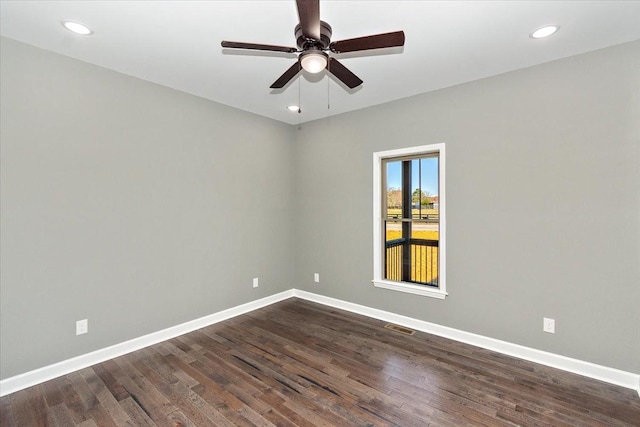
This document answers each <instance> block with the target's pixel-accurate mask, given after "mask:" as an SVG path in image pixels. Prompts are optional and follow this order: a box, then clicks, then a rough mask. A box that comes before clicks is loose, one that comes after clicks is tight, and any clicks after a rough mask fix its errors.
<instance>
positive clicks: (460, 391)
mask: <svg viewBox="0 0 640 427" xmlns="http://www.w3.org/2000/svg"><path fill="white" fill-rule="evenodd" d="M384 325H385V323H384V322H381V321H378V320H374V319H370V318H366V317H363V316H359V315H355V314H352V313H348V312H344V311H340V310H336V309H332V308H328V307H324V306H321V305H318V304H314V303H311V302H307V301H303V300H299V299H289V300H286V301H283V302H280V303H277V304H274V305H271V306H269V307H266V308H263V309H260V310H256V311H254V312H252V313H250V314H246V315H243V316H239V317H236V318H234V319H231V320H228V321H225V322H222V323H218V324H216V325H213V326H210V327H207V328H204V329H200V330H198V331H195V332H192V333H189V334H186V335H183V336H181V337H178V338H175V339H172V340H169V341H166V342H163V343H161V344H157V345H154V346H151V347H148V348H145V349H143V350H140V351H136V352H134V353H131V354H128V355H125V356H122V357H118V358H116V359H113V360H110V361H107V362H104V363H100V364H98V365H95V366H92V367H90V368H87V369H83V370H81V371H79V372H74V373H72V374H69V375H66V376H64V377H61V378H58V379H55V380H52V381H49V382H47V383H44V384H40V385H38V386H35V387H32V388H29V389H26V390H23V391H19V392H16V393H14V394H11V395H9V396H5V397H3V398H2V399H0V414H1V415H0V424H1V425H2V426H7V427H8V426H47V425H49V426H74V425H75V426H114V425H116V426H125V425H128V426H155V425H158V426H183V425H185V426H232V425H239V426H253V425H256V426H271V425H280V426H293V425H298V426H388V425H392V426H393V425H397V426H475V425H478V426H503V425H504V426H513V425H522V426H640V398H638V396H637V394H636V393H635V392H634V391H633V390H628V389H624V388H621V387H616V386H612V385H610V384H607V383H603V382H599V381H596V380H592V379H588V378H585V377H581V376H579V375H574V374H570V373H566V372H562V371H559V370H556V369H552V368H548V367H545V366H541V365H537V364H534V363H530V362H526V361H523V360H520V359H515V358H511V357H508V356H504V355H502V354H499V353H494V352H491V351H488V350H483V349H480V348H477V347H473V346H469V345H466V344H462V343H459V342H455V341H451V340H448V339H444V338H440V337H436V336H433V335H429V334H425V333H421V332H416V333H415V334H414V335H412V336H407V335H404V334H401V333H398V332H394V331H391V330H389V329H385V328H384Z"/></svg>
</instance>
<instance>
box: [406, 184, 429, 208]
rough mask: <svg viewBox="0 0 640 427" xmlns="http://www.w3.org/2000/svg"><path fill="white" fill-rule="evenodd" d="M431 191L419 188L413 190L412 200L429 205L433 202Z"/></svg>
mask: <svg viewBox="0 0 640 427" xmlns="http://www.w3.org/2000/svg"><path fill="white" fill-rule="evenodd" d="M430 197H431V193H429V192H428V191H422V190H420V189H419V188H416V189H415V190H413V193H412V194H411V201H412V202H413V203H420V204H421V205H422V206H427V205H428V204H429V203H430V202H431V199H430Z"/></svg>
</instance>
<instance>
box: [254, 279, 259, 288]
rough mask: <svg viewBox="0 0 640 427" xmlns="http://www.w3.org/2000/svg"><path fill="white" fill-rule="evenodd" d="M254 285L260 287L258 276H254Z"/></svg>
mask: <svg viewBox="0 0 640 427" xmlns="http://www.w3.org/2000/svg"><path fill="white" fill-rule="evenodd" d="M253 287H254V288H257V287H258V278H257V277H254V278H253Z"/></svg>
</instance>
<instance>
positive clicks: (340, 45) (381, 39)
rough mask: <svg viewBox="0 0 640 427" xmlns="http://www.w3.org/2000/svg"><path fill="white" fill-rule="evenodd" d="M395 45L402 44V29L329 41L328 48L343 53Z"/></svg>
mask: <svg viewBox="0 0 640 427" xmlns="http://www.w3.org/2000/svg"><path fill="white" fill-rule="evenodd" d="M396 46H404V31H394V32H392V33H384V34H376V35H373V36H364V37H356V38H355V39H346V40H338V41H336V42H333V43H331V44H330V45H329V49H331V51H332V52H335V53H344V52H356V51H359V50H369V49H382V48H385V47H396Z"/></svg>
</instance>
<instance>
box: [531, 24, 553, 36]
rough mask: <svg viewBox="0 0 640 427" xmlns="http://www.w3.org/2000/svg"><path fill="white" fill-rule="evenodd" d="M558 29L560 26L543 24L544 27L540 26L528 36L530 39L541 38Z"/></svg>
mask: <svg viewBox="0 0 640 427" xmlns="http://www.w3.org/2000/svg"><path fill="white" fill-rule="evenodd" d="M559 29H560V27H558V26H557V25H545V26H544V27H540V28H538V29H537V30H535V31H534V32H533V33H531V35H530V36H529V37H531V38H532V39H543V38H545V37H549V36H550V35H552V34H554V33H556V32H557V31H558V30H559Z"/></svg>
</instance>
